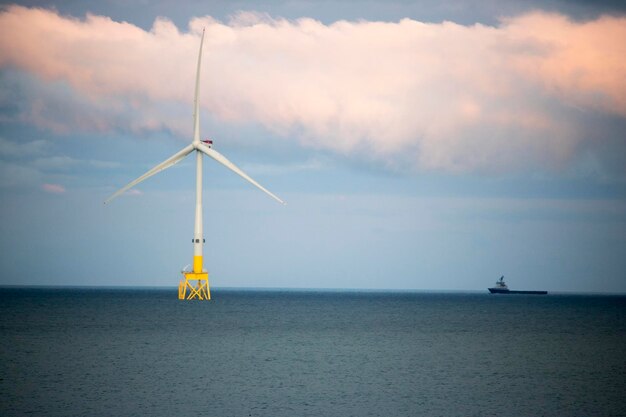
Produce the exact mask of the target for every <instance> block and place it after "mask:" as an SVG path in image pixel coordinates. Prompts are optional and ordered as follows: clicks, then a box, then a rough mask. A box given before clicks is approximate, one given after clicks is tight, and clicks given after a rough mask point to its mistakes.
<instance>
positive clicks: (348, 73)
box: [0, 6, 626, 172]
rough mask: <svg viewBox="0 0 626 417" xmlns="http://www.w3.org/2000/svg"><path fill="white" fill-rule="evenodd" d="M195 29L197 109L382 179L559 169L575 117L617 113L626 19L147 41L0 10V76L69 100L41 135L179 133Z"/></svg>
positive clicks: (88, 24)
mask: <svg viewBox="0 0 626 417" xmlns="http://www.w3.org/2000/svg"><path fill="white" fill-rule="evenodd" d="M24 27H28V28H29V30H23V28H24ZM202 27H206V41H205V50H204V63H203V78H202V85H201V87H202V89H201V90H202V97H201V103H202V106H203V108H204V109H205V110H207V111H209V112H211V113H212V114H213V115H214V116H216V117H217V118H218V119H220V120H222V121H225V122H229V123H247V122H254V123H259V124H261V125H263V126H265V127H266V128H267V129H269V130H271V131H273V132H275V133H277V134H279V135H280V136H282V137H284V138H285V140H297V141H298V142H299V143H300V144H301V145H302V146H306V147H311V148H317V149H323V150H330V151H332V152H335V153H339V154H344V155H347V156H350V157H356V158H365V159H369V160H375V161H379V162H381V163H384V164H385V165H387V166H388V167H390V168H401V169H402V168H406V167H409V168H412V169H434V170H445V171H452V172H467V171H485V170H487V171H489V170H496V171H505V170H511V169H513V170H515V169H521V168H523V169H533V168H535V167H537V168H541V169H548V170H549V169H560V168H563V167H566V166H568V165H569V164H571V162H572V161H575V160H576V159H577V158H578V157H579V156H580V155H582V154H583V153H584V152H588V149H589V146H591V147H593V146H594V145H593V144H589V143H588V138H587V135H586V134H585V132H584V131H583V129H581V126H580V124H581V122H579V121H578V119H577V115H578V114H579V113H580V112H600V113H606V114H612V115H617V116H618V117H626V18H619V17H609V16H605V17H601V18H598V19H596V20H593V21H589V22H573V21H571V20H568V19H567V18H566V17H564V16H561V15H557V14H547V13H542V12H536V13H532V14H528V15H524V16H520V17H514V18H508V19H506V20H503V21H502V23H501V24H500V25H499V26H497V27H491V26H483V25H478V24H477V25H472V26H464V25H459V24H455V23H451V22H444V23H440V24H426V23H422V22H418V21H414V20H410V19H404V20H402V21H400V22H396V23H385V22H345V21H340V22H336V23H333V24H330V25H325V24H322V23H320V22H318V21H315V20H312V19H306V18H303V19H299V20H296V21H288V20H283V19H278V20H274V19H271V18H269V17H267V16H260V15H255V14H250V13H242V14H240V15H239V16H237V17H235V18H234V19H232V20H231V21H230V22H228V23H222V22H218V21H216V20H214V19H212V18H210V17H202V18H196V19H193V20H192V21H191V22H190V31H189V32H186V33H183V32H180V31H179V30H178V29H177V28H176V27H175V26H174V25H173V24H172V23H171V22H169V21H168V20H166V19H159V20H157V21H156V22H155V24H154V26H153V28H152V29H151V30H150V31H149V32H146V31H144V30H142V29H140V28H138V27H136V26H134V25H132V24H129V23H125V22H124V23H120V22H115V21H113V20H111V19H109V18H107V17H102V16H93V15H88V16H87V17H86V18H85V19H83V20H79V19H75V18H70V17H66V16H60V15H58V14H57V13H56V12H53V11H49V10H41V9H28V8H24V7H18V6H12V7H9V8H7V9H6V10H5V11H4V12H2V13H1V14H0V67H14V68H18V69H20V70H23V71H27V72H29V73H31V74H34V75H36V76H37V77H40V78H41V79H42V80H44V81H45V82H48V83H49V82H56V81H60V82H63V83H67V84H69V85H70V86H71V88H72V89H73V90H74V91H75V92H76V95H77V97H79V98H77V99H76V102H75V103H67V100H66V97H64V100H65V103H64V106H66V107H69V108H70V109H73V110H76V111H59V110H58V109H59V106H58V105H56V106H54V105H52V104H51V102H54V100H55V93H54V90H53V91H51V92H50V94H49V95H48V96H47V98H46V99H40V100H39V101H37V102H35V103H32V106H31V112H30V113H29V114H27V115H25V116H24V117H26V118H27V119H28V118H30V120H32V121H33V122H36V123H38V124H39V125H41V126H46V127H50V128H53V129H55V130H57V131H63V129H64V128H67V129H68V130H71V129H74V128H81V129H94V130H101V131H102V130H104V131H106V130H107V129H120V128H122V129H128V130H133V131H137V130H151V129H163V128H166V129H169V130H171V131H173V132H176V133H178V134H180V135H181V136H182V135H189V132H190V128H191V123H190V118H189V113H188V112H187V111H183V112H181V111H180V110H179V109H180V108H184V109H185V110H187V109H189V108H190V102H191V96H192V91H193V80H194V74H193V73H194V71H195V60H196V54H197V48H198V43H199V34H200V32H201V28H202ZM72 106H73V107H72ZM173 109H177V110H175V111H173ZM129 114H130V115H132V117H130V116H129Z"/></svg>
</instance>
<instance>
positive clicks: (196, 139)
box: [193, 29, 204, 143]
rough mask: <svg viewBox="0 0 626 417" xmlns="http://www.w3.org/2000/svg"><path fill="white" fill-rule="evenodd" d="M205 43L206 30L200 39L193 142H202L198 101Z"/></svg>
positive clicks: (194, 102) (194, 101) (194, 100)
mask: <svg viewBox="0 0 626 417" xmlns="http://www.w3.org/2000/svg"><path fill="white" fill-rule="evenodd" d="M203 43H204V29H202V38H201V39H200V52H198V68H197V69H196V91H195V94H194V98H193V142H194V143H198V142H200V102H199V101H198V91H200V64H201V63H202V44H203Z"/></svg>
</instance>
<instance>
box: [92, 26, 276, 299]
mask: <svg viewBox="0 0 626 417" xmlns="http://www.w3.org/2000/svg"><path fill="white" fill-rule="evenodd" d="M203 43H204V29H202V38H201V39H200V52H199V53H198V68H197V70H196V88H195V95H194V102H193V140H192V142H191V144H189V145H187V146H185V147H184V148H183V149H181V150H180V151H178V152H177V153H175V154H174V155H172V156H171V157H169V158H168V159H166V160H165V161H163V162H161V163H160V164H158V165H157V166H155V167H154V168H152V169H150V170H149V171H148V172H146V173H145V174H143V175H142V176H141V177H139V178H137V179H136V180H133V181H131V182H129V183H128V184H126V185H125V186H124V187H122V188H120V189H119V190H118V191H116V192H115V193H113V194H112V195H111V196H110V197H109V198H107V199H106V200H105V201H104V204H107V203H108V202H110V201H111V200H113V199H114V198H115V197H117V196H119V195H120V194H122V193H124V192H125V191H127V190H129V189H130V188H132V187H133V186H135V185H137V184H139V183H140V182H142V181H144V180H146V179H148V178H150V177H151V176H153V175H155V174H157V173H159V172H161V171H163V170H165V169H167V168H169V167H171V166H172V165H174V164H176V163H178V162H180V161H181V160H182V159H184V158H185V157H186V156H187V155H189V154H190V153H192V152H195V153H196V219H195V223H194V229H193V269H192V270H191V271H189V272H188V271H184V270H183V271H182V274H183V276H184V277H185V278H184V280H181V281H180V283H179V285H178V298H179V299H181V300H184V299H186V300H191V299H194V298H198V299H200V300H210V299H211V291H210V289H209V273H208V272H207V271H206V270H205V269H204V268H203V263H202V247H203V244H204V237H203V235H202V156H203V154H204V155H207V156H210V157H211V158H213V159H214V160H216V161H217V162H219V163H220V164H222V165H224V166H225V167H226V168H228V169H230V170H231V171H233V172H235V173H236V174H237V175H239V176H241V177H242V178H243V179H245V180H246V181H248V182H249V183H251V184H252V185H254V186H255V187H257V188H258V189H260V190H261V191H263V192H264V193H266V194H267V195H269V196H270V197H272V198H273V199H274V200H276V201H278V202H279V203H281V204H285V202H284V201H283V200H281V199H280V198H278V197H276V196H275V195H274V194H272V193H271V192H269V191H268V190H266V189H265V188H264V187H263V186H262V185H261V184H259V183H258V182H256V181H255V180H253V179H252V178H250V177H249V176H248V175H247V174H246V173H245V172H243V171H242V170H241V169H239V168H238V167H237V166H236V165H235V164H233V163H232V162H230V161H229V160H228V159H226V157H225V156H224V155H222V154H220V153H219V152H217V151H216V150H215V149H213V141H211V140H202V141H201V140H200V105H199V103H198V91H199V88H200V64H201V62H202V45H203ZM187 290H189V294H187Z"/></svg>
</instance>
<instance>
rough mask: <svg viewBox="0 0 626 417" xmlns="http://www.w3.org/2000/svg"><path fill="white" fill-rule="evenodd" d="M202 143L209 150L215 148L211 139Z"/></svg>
mask: <svg viewBox="0 0 626 417" xmlns="http://www.w3.org/2000/svg"><path fill="white" fill-rule="evenodd" d="M200 142H202V143H204V144H205V145H206V146H207V147H208V148H212V147H213V141H212V140H211V139H205V140H201V141H200Z"/></svg>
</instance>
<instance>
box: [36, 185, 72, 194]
mask: <svg viewBox="0 0 626 417" xmlns="http://www.w3.org/2000/svg"><path fill="white" fill-rule="evenodd" d="M41 189H42V190H44V191H45V192H47V193H50V194H64V193H65V191H66V190H65V187H63V186H62V185H60V184H41Z"/></svg>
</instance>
